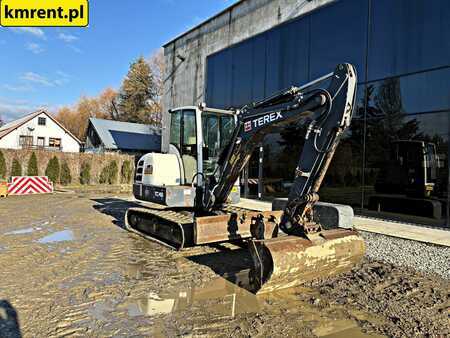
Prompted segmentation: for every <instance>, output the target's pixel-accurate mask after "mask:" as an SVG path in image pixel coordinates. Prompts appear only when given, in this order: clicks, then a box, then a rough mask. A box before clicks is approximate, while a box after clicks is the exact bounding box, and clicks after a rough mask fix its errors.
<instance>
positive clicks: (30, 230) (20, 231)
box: [4, 227, 42, 235]
mask: <svg viewBox="0 0 450 338" xmlns="http://www.w3.org/2000/svg"><path fill="white" fill-rule="evenodd" d="M39 230H42V228H40V227H36V228H26V229H19V230H14V231H9V232H5V233H4V234H5V235H24V234H30V233H32V232H34V231H39Z"/></svg>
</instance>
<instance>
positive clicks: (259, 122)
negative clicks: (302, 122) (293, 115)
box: [244, 112, 283, 131]
mask: <svg viewBox="0 0 450 338" xmlns="http://www.w3.org/2000/svg"><path fill="white" fill-rule="evenodd" d="M282 118H283V115H281V112H276V113H270V114H267V115H264V116H261V117H258V118H257V119H254V120H251V121H247V122H245V123H244V131H250V130H252V128H258V127H262V126H263V125H265V124H267V123H270V122H274V121H277V120H279V119H282Z"/></svg>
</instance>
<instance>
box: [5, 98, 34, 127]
mask: <svg viewBox="0 0 450 338" xmlns="http://www.w3.org/2000/svg"><path fill="white" fill-rule="evenodd" d="M37 107H38V106H37V105H33V104H31V103H29V102H28V101H25V100H8V99H5V98H0V112H1V115H2V118H3V119H4V120H5V122H9V121H11V120H14V119H16V118H18V117H20V116H21V115H24V114H26V113H30V112H32V111H35V110H37Z"/></svg>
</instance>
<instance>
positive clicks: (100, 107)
mask: <svg viewBox="0 0 450 338" xmlns="http://www.w3.org/2000/svg"><path fill="white" fill-rule="evenodd" d="M116 96H117V92H116V91H115V90H114V89H112V88H106V89H105V90H104V91H103V92H101V93H100V95H99V96H98V97H87V96H82V97H80V99H79V100H78V102H77V103H76V104H75V106H73V107H67V106H65V107H62V108H61V109H59V111H58V113H57V114H56V119H57V120H58V121H59V122H60V123H61V124H63V125H64V126H65V127H66V128H67V129H68V130H69V131H70V132H71V133H72V134H74V135H75V136H76V137H77V138H79V139H80V140H82V141H84V140H85V139H86V130H87V127H88V120H89V119H90V118H91V117H96V118H101V119H112V118H114V108H113V105H112V101H113V100H114V99H115V97H116Z"/></svg>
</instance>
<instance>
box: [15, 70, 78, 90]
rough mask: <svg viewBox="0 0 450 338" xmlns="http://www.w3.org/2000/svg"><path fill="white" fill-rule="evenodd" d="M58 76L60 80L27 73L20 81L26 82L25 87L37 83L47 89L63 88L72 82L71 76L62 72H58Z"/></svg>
mask: <svg viewBox="0 0 450 338" xmlns="http://www.w3.org/2000/svg"><path fill="white" fill-rule="evenodd" d="M56 74H57V75H58V78H55V79H50V78H48V77H46V76H43V75H40V74H37V73H34V72H26V73H23V74H22V75H21V76H20V77H19V80H21V81H22V82H25V84H24V86H27V85H28V86H30V83H35V84H39V85H43V86H46V87H55V86H62V85H64V84H66V83H68V82H70V76H69V75H68V74H66V73H64V72H62V71H57V72H56ZM11 88H12V86H11Z"/></svg>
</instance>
